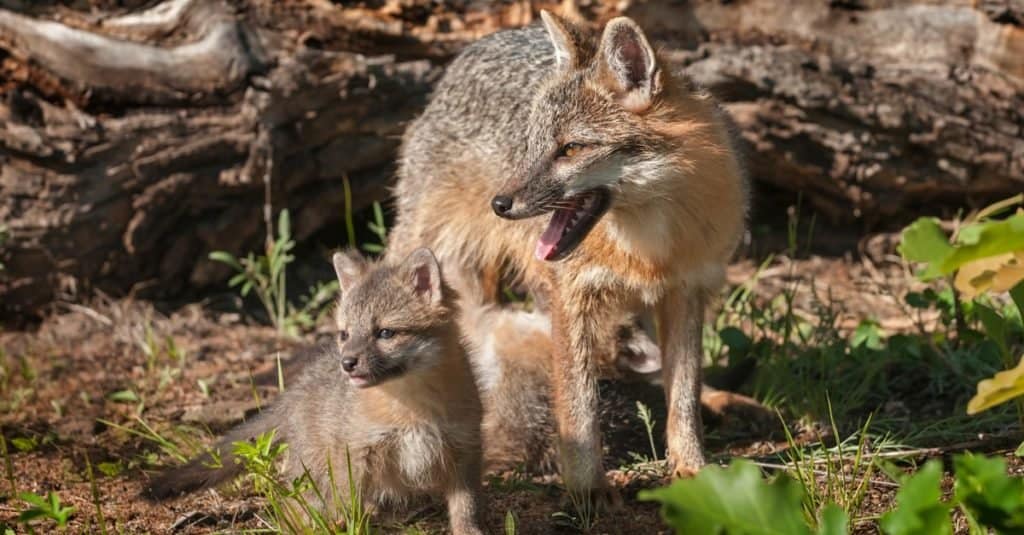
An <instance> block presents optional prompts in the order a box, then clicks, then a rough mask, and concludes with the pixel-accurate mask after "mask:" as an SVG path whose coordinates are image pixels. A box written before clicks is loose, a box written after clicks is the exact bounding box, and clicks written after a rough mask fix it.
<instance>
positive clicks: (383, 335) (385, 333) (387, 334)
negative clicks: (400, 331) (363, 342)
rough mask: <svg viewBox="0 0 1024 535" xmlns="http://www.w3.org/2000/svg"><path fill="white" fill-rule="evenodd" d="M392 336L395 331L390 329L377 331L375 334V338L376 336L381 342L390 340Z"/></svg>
mask: <svg viewBox="0 0 1024 535" xmlns="http://www.w3.org/2000/svg"><path fill="white" fill-rule="evenodd" d="M394 335H395V331H392V330H391V329H377V332H376V333H375V336H377V338H380V339H381V340H387V339H388V338H391V337H392V336H394Z"/></svg>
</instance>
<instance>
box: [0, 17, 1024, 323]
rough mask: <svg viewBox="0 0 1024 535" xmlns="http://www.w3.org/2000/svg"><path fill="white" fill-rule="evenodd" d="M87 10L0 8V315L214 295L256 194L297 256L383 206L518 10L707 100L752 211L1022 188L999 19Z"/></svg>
mask: <svg viewBox="0 0 1024 535" xmlns="http://www.w3.org/2000/svg"><path fill="white" fill-rule="evenodd" d="M93 2H94V3H95V4H97V5H100V6H101V8H98V9H96V10H94V11H93V12H92V13H89V14H83V13H81V12H77V11H73V10H70V9H68V8H65V7H61V5H59V4H58V3H56V2H54V3H51V2H24V1H23V0H0V222H2V223H4V224H6V225H7V226H8V228H9V229H10V232H11V233H12V235H13V239H12V240H10V241H9V242H8V245H7V246H6V247H5V248H3V249H0V263H4V264H6V270H5V271H3V272H0V317H8V318H9V317H12V316H16V317H20V316H21V315H23V314H26V313H35V312H36V311H38V310H39V309H40V307H42V306H45V305H46V304H47V303H49V302H51V301H52V300H53V299H55V298H58V297H60V296H63V295H75V294H78V295H81V294H87V293H88V292H90V291H91V289H92V288H94V287H97V288H102V289H105V290H107V291H110V292H115V293H124V292H129V291H136V292H145V294H146V295H162V296H172V295H177V294H180V292H182V291H183V290H186V289H193V288H202V287H207V286H209V285H211V284H220V282H221V281H222V280H223V277H225V276H226V274H227V273H226V271H225V270H224V268H223V267H222V266H219V265H215V264H212V263H210V262H209V261H207V260H206V254H207V253H208V252H209V251H211V250H215V249H224V250H229V251H233V252H242V251H247V250H252V249H255V248H257V247H259V245H260V243H261V241H262V238H263V234H264V217H263V204H264V197H265V183H266V182H267V181H269V184H270V198H271V202H272V206H273V210H274V211H276V210H279V209H282V208H286V207H287V208H290V209H292V214H293V220H294V226H295V229H296V232H297V234H298V237H299V239H300V240H301V239H304V238H306V237H308V236H309V235H311V234H313V233H315V232H317V231H318V230H320V229H322V228H325V227H330V226H339V225H340V224H341V206H342V198H343V189H342V184H341V177H343V176H347V177H349V178H351V180H352V183H353V187H354V188H355V189H356V198H357V201H359V202H369V201H370V200H374V199H380V198H383V197H384V196H385V194H386V190H385V187H386V185H387V184H388V183H389V181H390V178H391V172H392V169H393V163H392V162H393V160H394V156H395V150H396V148H397V146H398V142H399V138H400V135H401V133H402V130H403V127H404V123H405V122H406V121H407V120H408V119H410V118H411V117H412V116H414V114H415V113H416V112H417V110H418V109H419V108H420V106H421V105H422V103H423V101H424V97H425V95H426V94H427V92H428V91H429V88H430V86H431V84H432V83H433V81H435V80H436V79H437V77H438V75H439V73H440V71H441V69H442V67H443V65H444V63H445V62H446V61H447V60H448V59H449V58H450V57H451V56H452V54H454V53H455V52H456V51H458V50H459V49H460V48H461V47H462V46H464V45H465V44H466V43H468V42H471V41H472V40H473V39H476V38H478V37H480V36H482V35H484V34H486V33H489V32H492V31H495V30H498V29H501V28H504V27H512V26H519V25H522V24H526V23H529V22H530V21H531V20H532V19H533V18H534V17H535V15H536V11H535V10H536V9H538V8H540V7H547V8H552V9H562V10H563V11H568V12H576V13H579V14H580V16H582V17H583V18H585V19H587V20H590V21H592V22H593V23H595V24H600V23H601V22H603V21H605V20H608V19H609V18H611V17H613V16H616V15H619V14H622V11H620V10H622V9H624V10H625V11H624V12H625V14H627V15H629V16H632V17H634V18H636V19H637V20H638V21H639V22H640V24H641V25H642V26H644V27H645V28H647V29H648V32H649V33H650V34H651V36H652V38H653V40H654V41H655V43H656V45H657V47H658V48H659V50H660V51H661V53H662V54H663V55H664V57H665V58H667V59H668V61H669V62H670V63H671V64H672V66H673V67H674V68H678V69H681V70H683V71H684V72H686V73H687V74H688V75H689V76H691V77H692V78H693V79H695V80H696V81H697V82H699V83H700V84H702V85H704V86H706V87H708V88H710V90H711V91H712V92H713V93H715V94H716V95H717V96H719V97H720V98H721V99H722V100H723V101H724V102H725V104H726V107H727V109H728V110H729V111H730V112H731V114H732V116H733V117H734V119H735V120H736V122H737V123H738V124H739V125H740V129H741V134H742V136H743V138H744V139H745V140H746V141H747V142H748V145H749V149H750V150H749V151H750V169H751V174H752V175H753V177H754V178H755V180H756V181H757V183H758V184H759V186H758V190H759V191H760V193H761V194H762V195H766V196H769V197H771V198H776V197H773V195H774V193H773V192H796V191H799V192H801V194H802V195H803V198H804V200H805V201H807V202H810V203H812V204H813V205H814V206H815V207H816V208H817V209H818V210H819V212H821V213H823V214H825V215H826V216H828V217H829V218H830V219H832V220H833V221H834V222H836V223H847V224H850V223H853V224H858V225H863V226H864V227H873V226H878V225H892V224H898V223H899V222H901V221H905V220H906V219H907V218H908V217H910V216H911V215H912V214H913V213H916V212H921V211H927V212H933V213H934V212H937V211H938V212H941V211H942V210H952V209H954V208H955V207H960V206H962V205H964V204H965V203H968V204H970V203H975V202H976V203H981V202H986V201H988V200H990V199H992V198H995V197H999V196H1004V195H1008V194H1010V193H1014V192H1017V191H1020V190H1021V189H1024V141H1022V138H1024V130H1022V128H1024V116H1022V113H1024V29H1022V28H1021V26H1020V25H1021V20H1022V18H1021V17H1022V14H1024V9H1022V4H1021V2H1020V1H1019V0H1003V1H996V0H986V1H982V2H976V3H974V4H966V3H964V2H960V1H956V0H946V1H938V2H934V1H929V2H898V3H897V2H887V1H883V0H875V1H871V0H862V1H844V2H820V1H817V0H791V1H789V2H786V3H784V4H780V3H778V2H773V1H769V0H746V1H743V2H720V1H717V0H700V1H693V2H687V3H681V2H676V1H671V0H649V1H646V2H639V1H638V2H598V1H591V2H575V3H574V2H571V1H568V0H566V1H562V2H554V1H552V2H548V3H545V2H522V1H503V2H475V1H466V2H447V3H437V2H431V1H429V0H404V1H402V2H385V3H370V2H367V3H363V2H342V3H338V2H328V1H327V0H289V1H287V2H271V1H268V0H233V1H231V2H226V1H224V2H220V1H211V2H207V1H204V0H170V1H166V2H162V3H157V4H155V5H152V4H151V3H144V2H127V5H136V6H139V5H147V6H149V7H148V9H144V10H143V11H130V10H125V8H121V7H116V6H118V5H126V4H125V3H124V2H113V1H107V0H93ZM83 46H87V47H88V49H86V48H83ZM786 195H791V193H786ZM773 206H774V204H766V205H762V206H761V208H760V210H762V211H768V210H772V209H773V208H772V207H773Z"/></svg>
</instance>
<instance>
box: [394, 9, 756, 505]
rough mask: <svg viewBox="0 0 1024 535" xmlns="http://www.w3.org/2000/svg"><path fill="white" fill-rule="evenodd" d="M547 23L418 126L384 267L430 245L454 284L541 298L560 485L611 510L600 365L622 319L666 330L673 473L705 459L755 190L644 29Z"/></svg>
mask: <svg viewBox="0 0 1024 535" xmlns="http://www.w3.org/2000/svg"><path fill="white" fill-rule="evenodd" d="M542 19H543V24H542V25H535V26H531V27H527V28H523V29H519V30H513V31H507V32H500V33H497V34H493V35H491V36H488V37H485V38H484V39H482V40H480V41H478V42H476V43H474V44H473V45H471V46H469V47H467V48H466V49H465V50H464V51H463V52H462V53H461V54H460V55H459V57H457V58H456V59H455V60H454V61H453V62H452V64H451V66H450V67H449V68H448V71H447V73H446V74H445V76H444V77H443V78H442V80H441V81H440V82H439V84H438V86H437V89H436V91H435V93H434V95H433V97H432V99H431V102H430V104H429V105H428V106H427V108H426V110H425V111H424V113H423V114H422V115H421V116H420V117H419V118H418V119H417V120H416V121H414V122H413V123H412V124H411V125H410V127H409V129H408V131H407V133H406V136H405V139H404V143H403V148H402V158H401V162H400V168H399V181H398V185H397V188H396V193H397V197H398V218H397V222H396V226H395V228H394V230H393V233H392V239H391V248H392V250H391V251H390V252H389V254H399V255H400V254H405V253H406V252H407V251H408V250H410V249H411V248H412V247H413V246H414V245H415V244H420V243H422V244H427V245H429V246H430V247H432V248H433V249H434V251H435V252H436V253H437V255H438V258H439V259H440V261H441V263H442V265H443V266H444V269H445V271H446V273H448V274H450V275H451V276H453V277H457V278H463V279H481V278H485V279H486V278H487V277H493V275H492V274H493V273H495V272H499V271H500V270H502V269H511V270H512V271H513V272H515V274H516V275H517V276H518V277H519V278H520V280H521V281H522V282H523V283H524V284H525V285H526V286H527V287H529V288H530V289H531V291H534V292H538V293H542V294H544V295H545V297H546V299H544V302H546V303H549V304H550V305H549V306H550V313H551V323H552V324H551V336H552V345H553V353H554V355H553V359H552V362H551V374H552V375H551V382H552V398H553V399H552V401H553V408H554V412H555V417H556V420H557V431H558V437H559V442H560V446H561V447H560V450H561V470H562V476H563V479H564V481H565V483H566V485H567V487H568V488H569V489H570V491H572V492H580V491H582V492H586V493H590V492H595V493H596V496H595V497H597V498H606V499H612V500H614V499H616V496H615V493H614V491H610V490H609V489H608V488H607V486H606V483H605V478H604V469H603V466H602V459H601V451H602V448H601V441H600V434H599V430H598V426H597V407H598V398H597V396H598V393H597V373H598V372H597V369H598V366H599V364H598V363H600V362H607V361H609V360H610V359H609V358H608V354H607V352H608V351H610V348H612V347H614V344H613V343H611V342H612V340H613V338H614V336H615V328H614V324H615V322H616V321H617V319H618V318H620V317H622V314H623V313H636V314H640V315H641V317H643V318H645V321H647V322H650V323H651V324H656V325H657V326H658V329H657V331H658V343H659V347H660V349H661V354H662V357H663V360H664V363H663V367H662V378H663V385H664V389H665V395H666V398H667V399H666V401H667V404H668V408H669V416H668V422H667V442H668V458H669V461H670V462H671V463H672V466H673V467H674V471H675V474H676V475H679V476H688V475H692V474H693V473H695V472H696V471H697V470H699V469H700V468H701V467H702V466H703V465H704V464H705V460H704V453H703V446H702V425H701V416H700V405H699V399H700V387H701V360H702V348H701V328H702V322H703V319H704V318H703V315H704V309H705V303H706V301H707V299H708V296H709V294H711V293H713V292H714V291H716V290H717V289H718V288H719V287H720V286H721V284H722V283H723V280H724V266H725V264H726V262H727V261H728V259H729V258H730V256H731V255H732V254H733V251H734V249H735V248H736V246H737V245H738V243H739V241H740V238H741V236H742V233H743V231H744V227H745V220H746V212H747V202H748V201H747V186H746V182H745V179H744V177H743V174H742V172H741V168H740V165H739V162H738V159H737V157H736V152H735V150H734V148H733V147H732V144H731V137H730V131H729V130H730V129H729V127H728V124H727V122H726V120H725V119H724V118H723V116H722V114H721V112H720V110H719V108H718V107H717V106H716V104H715V103H714V102H713V101H712V100H711V98H710V97H709V96H707V95H706V94H704V93H701V92H699V91H697V90H695V89H693V88H692V87H690V85H689V84H688V82H687V81H685V80H683V79H682V78H680V77H677V76H675V75H674V74H672V73H670V72H668V71H667V70H666V69H665V68H663V66H664V63H663V62H662V61H661V60H660V59H659V58H658V57H657V55H656V54H655V53H654V51H653V49H652V48H651V46H650V44H649V43H648V41H647V38H646V37H645V35H644V33H643V31H642V30H641V29H640V28H639V27H638V26H637V25H636V24H635V23H634V22H633V21H632V20H630V19H628V18H625V17H620V18H616V19H613V20H611V21H610V22H608V24H607V25H606V26H605V28H604V30H603V32H602V33H601V34H600V35H596V34H591V33H589V32H587V31H586V30H584V29H581V28H578V27H576V26H575V25H573V24H570V23H568V22H567V21H564V20H562V19H560V18H558V17H556V16H553V15H551V14H548V13H543V12H542ZM495 214H497V216H499V217H495Z"/></svg>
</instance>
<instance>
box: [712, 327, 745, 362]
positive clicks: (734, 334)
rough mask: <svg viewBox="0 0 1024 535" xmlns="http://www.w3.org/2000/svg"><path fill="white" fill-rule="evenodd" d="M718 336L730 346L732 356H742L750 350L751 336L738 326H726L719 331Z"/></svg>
mask: <svg viewBox="0 0 1024 535" xmlns="http://www.w3.org/2000/svg"><path fill="white" fill-rule="evenodd" d="M718 336H719V338H721V339H722V343H723V344H725V345H726V347H728V348H729V356H730V357H742V356H744V355H746V354H747V353H748V352H749V351H750V345H751V342H750V337H748V336H747V334H746V333H744V332H743V331H741V330H740V329H737V328H736V327H726V328H724V329H722V330H721V331H719V332H718Z"/></svg>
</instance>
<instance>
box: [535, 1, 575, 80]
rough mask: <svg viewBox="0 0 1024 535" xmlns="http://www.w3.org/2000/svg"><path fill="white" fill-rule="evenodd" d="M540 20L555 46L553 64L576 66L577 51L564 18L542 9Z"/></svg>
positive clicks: (562, 66)
mask: <svg viewBox="0 0 1024 535" xmlns="http://www.w3.org/2000/svg"><path fill="white" fill-rule="evenodd" d="M540 20H541V21H542V22H543V23H544V29H545V30H547V31H548V37H549V38H550V39H551V44H552V46H554V47H555V66H556V67H557V68H559V69H567V68H572V67H577V66H578V64H579V51H578V50H577V48H576V41H575V40H574V39H573V34H572V32H571V31H569V26H568V23H566V21H565V19H563V18H561V17H559V16H558V15H555V14H553V13H551V12H549V11H546V10H543V9H542V10H541V11H540Z"/></svg>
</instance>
